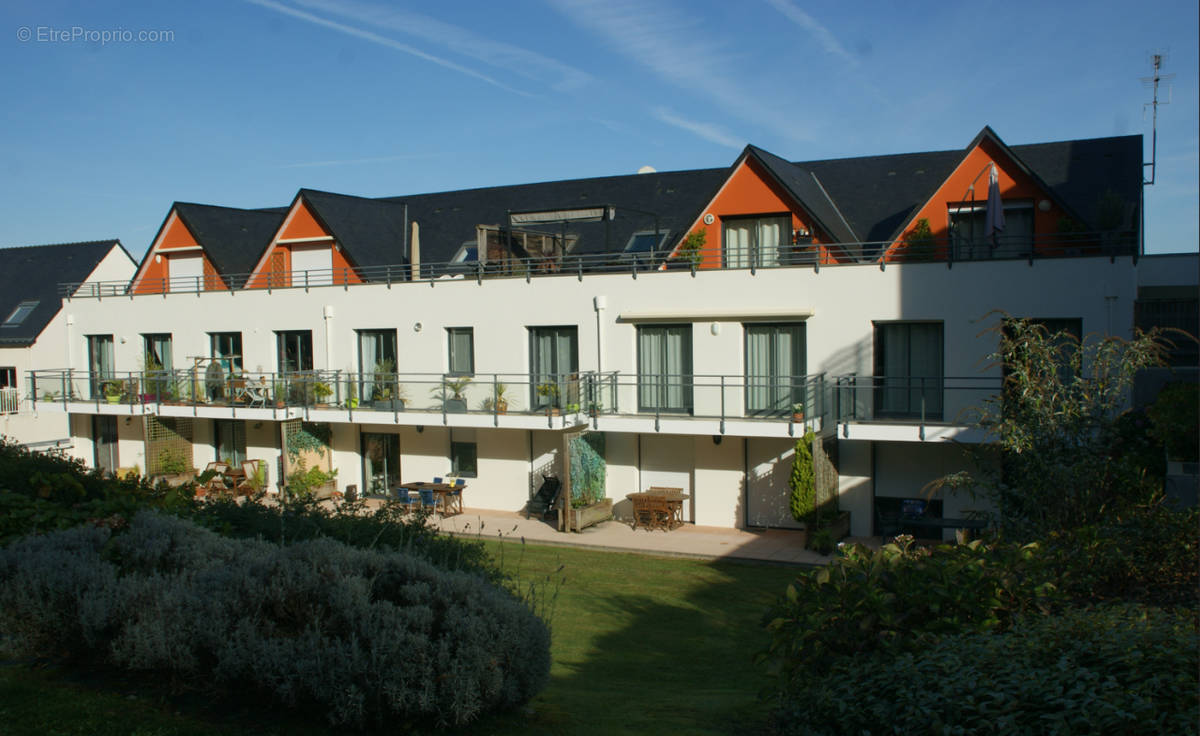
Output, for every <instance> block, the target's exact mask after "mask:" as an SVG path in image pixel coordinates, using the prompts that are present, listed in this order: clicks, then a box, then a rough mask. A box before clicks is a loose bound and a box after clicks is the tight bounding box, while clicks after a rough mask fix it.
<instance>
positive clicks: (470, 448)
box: [450, 429, 479, 478]
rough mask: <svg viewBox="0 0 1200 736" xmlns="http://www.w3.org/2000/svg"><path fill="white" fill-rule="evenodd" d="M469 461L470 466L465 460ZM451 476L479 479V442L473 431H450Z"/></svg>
mask: <svg viewBox="0 0 1200 736" xmlns="http://www.w3.org/2000/svg"><path fill="white" fill-rule="evenodd" d="M467 459H469V464H468V463H464V462H463V461H464V460H467ZM450 474H451V475H454V476H457V477H460V478H478V477H479V442H478V441H477V440H476V438H475V432H474V431H473V430H462V429H458V430H456V429H451V430H450Z"/></svg>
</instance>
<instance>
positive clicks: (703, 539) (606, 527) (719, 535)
mask: <svg viewBox="0 0 1200 736" xmlns="http://www.w3.org/2000/svg"><path fill="white" fill-rule="evenodd" d="M431 523H433V524H435V525H437V527H438V528H439V529H441V530H442V531H444V532H446V533H449V534H454V535H459V536H469V537H476V536H478V537H483V538H491V539H495V538H497V537H502V538H504V539H505V540H508V541H517V542H520V541H522V540H524V541H525V542H528V543H530V544H544V545H554V546H562V547H585V548H588V549H596V550H606V551H610V552H633V553H636V554H648V555H661V556H665V557H692V558H697V559H713V560H716V559H727V560H752V561H756V562H773V563H777V564H784V565H824V564H826V563H827V562H829V561H830V557H827V556H825V555H820V554H817V553H816V552H813V551H812V550H808V549H805V548H804V533H803V532H801V531H795V530H788V529H764V530H756V531H747V530H743V529H726V528H723V527H712V526H696V525H693V524H684V525H683V526H681V527H679V528H677V529H674V530H673V531H669V532H664V531H660V530H654V531H650V530H647V529H632V528H631V527H630V524H629V522H626V521H620V520H613V521H605V522H601V523H599V524H596V525H594V526H590V527H588V528H586V529H584V530H583V531H582V532H578V533H576V532H560V531H558V530H556V529H555V528H554V526H553V525H552V524H550V523H549V522H545V521H541V520H540V519H538V518H536V516H535V517H533V518H530V519H526V518H525V516H524V514H520V513H514V512H506V511H490V510H485V509H472V508H467V509H464V512H463V513H462V514H458V515H455V516H447V517H445V518H442V517H437V516H435V517H433V518H432V519H431ZM845 541H846V543H848V544H849V543H851V542H860V543H864V544H867V545H872V546H878V545H879V540H878V538H875V539H871V538H854V537H852V538H848V539H846V540H845Z"/></svg>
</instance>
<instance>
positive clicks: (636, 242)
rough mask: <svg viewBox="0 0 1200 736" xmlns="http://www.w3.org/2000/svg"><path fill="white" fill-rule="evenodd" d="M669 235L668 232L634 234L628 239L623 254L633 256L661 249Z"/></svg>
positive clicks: (648, 231) (650, 231)
mask: <svg viewBox="0 0 1200 736" xmlns="http://www.w3.org/2000/svg"><path fill="white" fill-rule="evenodd" d="M670 234H671V231H670V230H659V231H658V232H655V231H653V230H646V231H643V232H638V233H634V234H633V235H631V236H630V237H629V243H627V244H626V245H625V252H626V253H630V254H633V255H639V254H649V253H653V252H655V251H657V250H659V249H660V248H662V246H663V243H664V242H666V240H667V236H669V235H670Z"/></svg>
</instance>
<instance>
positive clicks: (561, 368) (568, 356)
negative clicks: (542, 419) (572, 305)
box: [529, 327, 579, 409]
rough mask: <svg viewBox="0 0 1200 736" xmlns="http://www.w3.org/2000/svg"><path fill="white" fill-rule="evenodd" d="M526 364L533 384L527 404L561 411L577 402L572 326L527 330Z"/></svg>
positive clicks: (575, 334)
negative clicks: (531, 374)
mask: <svg viewBox="0 0 1200 736" xmlns="http://www.w3.org/2000/svg"><path fill="white" fill-rule="evenodd" d="M529 352H530V356H529V364H530V366H531V367H532V369H533V370H532V373H533V381H532V385H531V386H530V393H531V396H530V400H529V405H530V406H532V407H534V408H535V409H542V408H546V407H559V408H562V407H563V406H564V405H565V404H570V403H576V402H578V401H579V396H578V394H579V386H578V381H577V380H576V374H577V373H578V371H579V335H578V330H577V329H576V328H575V327H530V328H529Z"/></svg>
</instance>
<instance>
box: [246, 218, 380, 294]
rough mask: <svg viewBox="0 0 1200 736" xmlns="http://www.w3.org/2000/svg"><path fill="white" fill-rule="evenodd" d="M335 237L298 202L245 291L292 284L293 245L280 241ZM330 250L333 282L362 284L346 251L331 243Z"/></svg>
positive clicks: (331, 278)
mask: <svg viewBox="0 0 1200 736" xmlns="http://www.w3.org/2000/svg"><path fill="white" fill-rule="evenodd" d="M332 235H333V234H332V233H330V232H328V231H327V230H325V228H323V227H322V226H321V223H319V222H317V218H316V217H314V216H313V213H312V210H310V209H309V208H308V205H307V204H306V203H305V202H304V200H303V199H299V200H297V201H296V204H295V206H294V207H293V208H292V211H291V213H290V214H289V215H288V218H287V220H286V221H285V223H284V225H283V228H282V229H281V230H280V231H279V233H278V234H277V235H276V236H275V238H274V240H273V241H272V243H271V247H270V248H268V249H267V252H266V254H265V255H264V256H263V258H262V260H261V261H260V262H259V265H258V267H257V268H256V269H255V270H254V273H253V275H251V277H250V279H249V280H248V282H247V284H246V288H249V289H265V288H273V287H274V288H282V287H288V286H291V285H292V275H291V269H292V247H293V244H291V243H280V242H279V241H281V240H293V239H300V238H310V239H317V238H329V237H332ZM315 245H316V244H315V243H314V244H309V246H310V247H311V246H315ZM327 247H329V248H331V249H332V250H333V252H332V254H331V256H330V264H331V267H332V269H333V270H332V273H331V274H330V275H329V276H328V278H329V279H330V281H331V282H332V283H335V284H358V283H362V279H361V278H359V276H358V273H357V272H355V270H354V266H353V264H351V263H350V260H349V259H348V258H347V257H346V254H345V252H344V251H343V250H342V249H341V248H339V247H338V246H337V243H336V242H333V241H331V242H330V243H329V244H328V246H327Z"/></svg>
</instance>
